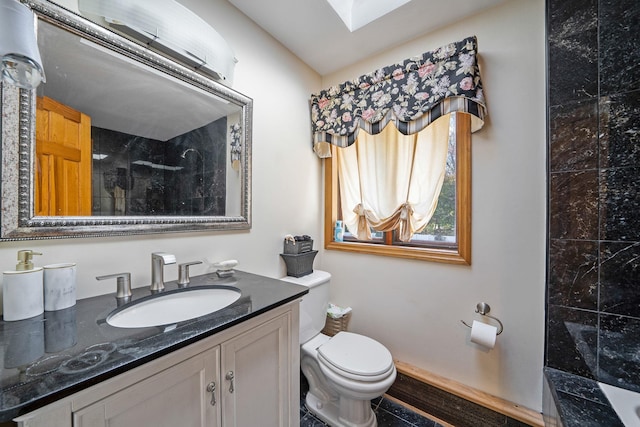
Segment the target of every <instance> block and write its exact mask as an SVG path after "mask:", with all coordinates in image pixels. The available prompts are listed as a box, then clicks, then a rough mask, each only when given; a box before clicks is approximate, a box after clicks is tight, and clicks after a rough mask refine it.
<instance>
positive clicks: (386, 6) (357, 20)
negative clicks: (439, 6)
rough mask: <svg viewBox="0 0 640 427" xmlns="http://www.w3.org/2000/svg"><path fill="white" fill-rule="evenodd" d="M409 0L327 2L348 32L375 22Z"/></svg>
mask: <svg viewBox="0 0 640 427" xmlns="http://www.w3.org/2000/svg"><path fill="white" fill-rule="evenodd" d="M410 1H411V0H327V2H328V3H329V5H330V6H331V7H332V8H333V10H335V11H336V13H337V14H338V16H340V19H342V22H344V25H346V26H347V28H348V29H349V31H351V32H354V31H356V30H357V29H359V28H362V27H364V26H365V25H367V24H370V23H371V22H373V21H375V20H376V19H378V18H380V17H382V16H384V15H386V14H387V13H389V12H392V11H394V10H396V9H397V8H399V7H400V6H402V5H404V4H406V3H409V2H410Z"/></svg>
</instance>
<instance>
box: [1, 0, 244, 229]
mask: <svg viewBox="0 0 640 427" xmlns="http://www.w3.org/2000/svg"><path fill="white" fill-rule="evenodd" d="M22 1H23V3H25V4H27V5H28V6H29V7H31V8H32V10H33V11H34V12H35V14H36V17H37V19H36V21H39V20H42V21H45V22H48V23H50V24H53V25H55V26H57V27H60V28H62V29H64V30H66V31H68V32H71V33H73V34H76V35H78V36H81V37H82V38H83V39H86V40H88V41H90V42H92V43H95V44H98V45H100V46H102V47H103V48H106V49H108V50H111V51H114V52H117V53H118V54H121V55H125V56H126V57H128V58H129V59H131V60H133V61H135V62H136V63H139V64H143V65H144V66H146V67H150V68H151V70H152V72H153V73H155V74H158V72H159V73H161V74H164V75H167V76H170V77H169V78H173V79H179V80H180V81H181V82H183V83H185V84H186V85H190V86H193V87H194V88H196V89H197V90H199V91H204V92H208V93H210V94H212V95H213V97H216V98H222V99H223V100H225V101H226V102H229V103H233V104H235V105H238V106H239V107H240V111H241V113H240V125H241V127H242V129H241V131H242V133H241V147H242V151H241V153H240V164H241V166H240V170H239V172H238V173H239V181H240V188H241V194H240V195H239V204H240V207H239V211H240V213H239V215H238V216H174V215H170V216H149V215H146V216H64V217H62V216H60V217H56V216H35V214H34V212H35V206H34V181H35V179H34V173H35V167H36V166H35V165H36V162H35V109H36V108H35V104H36V91H35V90H34V91H28V90H23V89H17V88H16V87H13V86H10V85H8V84H2V83H0V99H1V106H0V111H1V113H2V115H1V118H2V120H1V121H0V133H1V136H2V150H1V155H2V157H1V159H2V183H1V188H0V190H1V194H2V212H1V219H0V240H30V239H51V238H63V237H90V236H94V237H95V236H113V235H127V234H146V233H164V232H188V231H207V230H241V229H249V228H251V140H252V113H253V101H252V100H251V98H248V97H246V96H244V95H242V94H240V93H238V92H236V91H235V90H233V89H230V88H228V87H226V86H224V85H222V84H220V83H218V82H216V81H215V80H213V79H210V78H208V77H207V76H204V75H202V74H199V73H196V72H194V71H191V70H190V69H189V68H187V67H185V66H183V65H181V64H179V63H178V62H175V61H173V60H171V59H168V58H166V57H164V56H161V55H159V54H156V53H154V52H152V51H150V50H149V49H147V48H145V47H142V46H140V45H138V44H136V43H134V42H132V41H129V40H127V39H125V38H123V37H121V36H119V35H117V34H115V33H113V32H111V31H108V30H107V29H105V28H103V27H101V26H99V25H96V24H94V23H92V22H91V21H88V20H86V19H84V18H82V17H80V16H79V15H77V14H75V13H73V12H70V11H68V10H66V9H64V8H61V7H58V6H56V5H54V4H52V3H49V2H45V1H40V0H22ZM36 25H37V22H36ZM45 73H46V69H45ZM183 158H184V153H183ZM203 162H204V160H203ZM203 179H204V176H203Z"/></svg>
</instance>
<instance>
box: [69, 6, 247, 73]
mask: <svg viewBox="0 0 640 427" xmlns="http://www.w3.org/2000/svg"><path fill="white" fill-rule="evenodd" d="M78 7H79V9H80V11H81V12H82V13H88V14H92V15H97V16H100V17H102V18H104V20H105V21H106V22H107V23H109V25H111V26H112V27H113V28H115V29H117V30H119V31H121V32H123V33H125V34H128V35H129V36H131V37H134V38H135V39H137V40H139V41H141V42H143V43H145V44H146V45H148V46H149V47H151V48H154V49H156V50H158V51H161V52H164V53H167V54H169V55H171V56H173V57H175V58H177V59H179V60H181V61H182V62H184V63H186V64H187V65H189V66H191V67H194V68H195V69H198V70H202V71H204V72H208V73H209V74H211V75H213V76H214V77H216V78H218V79H220V80H226V81H227V83H228V84H230V83H231V81H232V80H233V71H234V67H235V63H236V59H235V57H234V54H233V51H232V50H231V48H230V47H229V45H228V44H227V42H226V41H225V40H224V39H223V38H222V36H220V34H218V33H217V32H216V31H215V30H214V29H213V28H211V26H210V25H209V24H207V23H206V22H205V21H204V20H203V19H202V18H200V17H199V16H198V15H196V14H195V13H193V12H192V11H190V10H189V9H187V8H186V7H184V6H183V5H181V4H179V3H178V2H176V1H175V0H136V1H131V0H79V2H78Z"/></svg>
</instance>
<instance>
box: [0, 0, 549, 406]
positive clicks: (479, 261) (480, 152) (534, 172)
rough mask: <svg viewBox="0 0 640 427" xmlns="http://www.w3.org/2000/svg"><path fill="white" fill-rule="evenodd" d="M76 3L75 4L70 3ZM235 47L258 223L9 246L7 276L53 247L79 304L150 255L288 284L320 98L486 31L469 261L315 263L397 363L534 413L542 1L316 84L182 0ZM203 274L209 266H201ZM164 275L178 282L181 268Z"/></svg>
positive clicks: (146, 267) (223, 6)
mask: <svg viewBox="0 0 640 427" xmlns="http://www.w3.org/2000/svg"><path fill="white" fill-rule="evenodd" d="M65 1H66V2H67V3H69V2H70V1H72V0H65ZM181 3H183V4H184V5H185V6H187V7H189V8H190V9H191V10H193V11H194V12H196V13H198V14H199V15H200V16H202V17H203V18H204V19H205V20H206V21H208V22H209V23H210V24H211V25H212V26H213V27H214V28H216V30H217V31H218V32H219V33H220V34H221V35H223V37H224V38H225V39H226V40H227V41H228V42H229V44H230V45H231V46H232V47H233V49H234V50H235V53H236V56H237V58H238V59H239V63H238V64H237V67H236V73H235V79H234V88H235V89H237V90H239V91H240V92H242V93H244V94H246V95H248V96H250V97H251V98H253V100H254V129H253V220H254V222H253V228H252V230H251V231H246V232H211V233H189V234H163V235H147V236H131V237H118V238H100V239H62V240H50V241H29V242H3V243H0V268H2V269H4V270H8V269H13V267H14V264H15V252H16V251H17V250H18V249H27V248H31V249H34V250H39V251H42V252H44V254H45V255H44V256H42V257H40V258H37V259H36V261H37V264H38V265H43V264H47V263H53V262H61V261H76V262H78V277H79V290H78V295H79V297H81V298H82V297H88V296H92V295H96V294H100V293H106V292H113V291H114V290H115V283H111V284H105V283H104V282H97V281H96V280H95V279H94V277H95V276H96V275H100V274H106V273H115V272H120V271H130V272H131V273H132V275H133V283H134V286H145V285H147V284H148V283H149V280H150V253H151V252H153V251H158V250H163V251H169V252H173V253H175V254H176V256H177V257H178V262H184V261H189V260H194V259H199V258H202V257H207V258H209V259H211V260H222V259H229V258H236V259H238V260H239V261H240V265H239V268H241V269H243V270H246V271H250V272H254V273H259V274H264V275H267V276H271V277H280V276H282V275H283V274H284V272H285V269H284V264H283V262H282V261H281V259H280V257H279V256H278V254H279V253H280V252H282V237H283V236H284V235H285V234H287V233H293V234H302V233H305V234H309V235H312V236H314V237H315V238H316V241H317V246H318V247H321V245H322V241H321V238H322V236H321V230H322V218H323V216H322V191H321V186H322V184H321V182H322V181H321V168H320V165H321V163H320V161H319V160H318V159H317V158H316V157H315V154H313V153H312V151H311V148H310V131H309V127H310V126H309V115H308V98H309V94H310V93H311V92H315V91H317V90H319V89H321V88H322V87H327V86H329V85H331V84H334V83H339V82H342V81H344V80H347V79H350V78H352V77H355V76H357V75H360V74H363V73H366V72H369V71H372V70H373V69H375V68H376V67H379V66H383V65H388V64H391V63H393V62H396V61H400V60H403V59H405V58H407V57H410V56H412V55H415V54H419V53H422V52H424V51H427V50H431V49H434V48H436V47H439V46H441V45H443V44H446V43H449V42H451V41H455V40H459V39H462V38H464V37H466V36H469V35H472V34H475V35H477V36H478V42H479V49H480V54H481V66H482V73H483V81H484V86H485V93H486V97H487V101H488V104H489V118H488V120H487V123H486V124H485V127H484V129H483V130H482V131H480V132H478V133H476V134H474V135H473V264H472V266H471V267H460V266H451V265H446V264H438V263H430V262H420V261H409V260H402V259H392V258H382V257H376V256H372V255H358V254H348V253H345V252H337V251H336V252H333V251H321V252H320V253H319V255H318V257H317V258H316V263H315V267H316V268H324V269H326V270H328V271H330V272H331V273H332V274H333V288H332V298H333V301H334V302H335V303H337V304H341V305H350V306H352V307H353V308H354V315H353V319H352V323H351V329H353V330H354V331H359V332H363V333H366V334H368V335H370V336H372V337H375V338H376V339H379V340H380V341H381V342H382V343H384V344H385V345H386V346H388V348H389V349H390V350H391V352H392V353H393V355H394V357H395V358H396V359H399V360H402V361H405V362H408V363H411V364H413V365H415V366H418V367H421V368H424V369H427V370H430V371H432V372H435V373H437V374H440V375H443V376H445V377H448V378H451V379H454V380H457V381H460V382H462V383H464V384H467V385H469V386H472V387H476V388H478V389H481V390H484V391H486V392H489V393H492V394H494V395H497V396H501V397H503V398H506V399H509V400H511V401H514V402H517V403H519V404H520V405H524V406H527V407H530V408H533V409H536V410H539V409H540V407H541V403H540V402H541V381H542V380H541V378H542V376H541V375H542V374H541V369H542V357H543V356H542V355H543V326H544V317H543V313H544V305H543V295H544V271H545V264H544V240H545V239H544V236H545V220H544V217H545V132H544V129H545V115H544V93H545V88H544V69H545V68H544V13H543V12H544V11H543V9H544V1H543V0H512V1H510V2H507V3H506V4H505V5H503V6H500V7H497V8H495V9H492V10H490V11H488V12H486V13H483V14H481V15H478V16H475V17H473V18H471V19H467V20H465V21H464V22H461V23H459V24H457V25H453V26H449V27H447V28H444V29H442V30H440V31H437V32H435V33H433V34H430V35H428V36H425V37H422V38H419V39H417V40H414V41H412V42H410V43H407V44H405V45H403V46H401V47H399V48H397V49H394V50H392V51H390V52H385V53H383V54H381V55H379V56H376V57H374V58H371V59H370V60H368V61H366V62H362V63H359V64H356V65H355V66H353V67H350V68H348V69H346V70H342V71H341V72H339V73H335V74H333V75H330V76H326V77H325V78H324V79H323V80H322V81H321V79H320V77H319V76H318V75H317V74H315V73H314V72H313V71H311V70H310V69H309V68H308V67H306V66H305V65H304V64H302V63H301V62H300V61H299V60H297V59H296V58H295V57H294V56H293V55H292V54H291V53H290V52H289V51H288V50H286V49H285V48H283V47H282V46H280V45H279V44H278V43H277V42H276V41H275V40H273V39H272V38H271V37H270V36H268V35H267V34H266V33H264V32H263V31H262V30H260V29H259V28H258V27H257V26H255V24H253V22H252V21H250V20H249V19H248V18H246V17H245V16H244V15H242V14H241V13H240V12H239V11H238V10H236V9H235V8H234V7H232V6H231V5H229V3H227V2H226V1H224V0H181ZM192 271H193V274H198V273H200V272H201V271H203V267H199V268H198V266H194V268H193V269H192ZM166 277H167V279H169V280H172V279H176V278H177V273H176V268H175V266H172V267H169V268H167V272H166ZM479 301H485V302H487V303H489V304H490V305H491V307H492V314H495V315H496V316H498V317H500V319H501V320H502V321H503V322H504V324H505V332H504V333H503V334H502V335H501V336H500V337H499V338H498V344H497V347H496V348H495V349H494V350H493V351H491V352H489V353H484V352H482V351H480V350H478V349H477V348H476V347H474V346H473V345H471V344H470V343H469V342H468V334H469V331H468V330H467V328H465V327H464V326H463V325H461V324H460V319H465V320H466V321H467V322H470V321H471V320H473V319H474V314H473V310H474V308H475V305H476V303H477V302H479Z"/></svg>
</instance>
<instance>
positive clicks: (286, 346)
mask: <svg viewBox="0 0 640 427" xmlns="http://www.w3.org/2000/svg"><path fill="white" fill-rule="evenodd" d="M298 315H299V314H298V302H297V301H295V302H293V303H289V304H286V305H284V306H281V307H278V308H276V309H273V310H271V311H269V312H266V313H263V314H261V315H259V316H257V317H255V318H253V319H250V320H247V321H245V322H243V323H240V324H239V325H236V326H233V327H231V328H229V329H226V330H224V331H222V332H219V333H218V334H215V335H213V336H211V337H208V338H205V339H203V340H201V341H198V342H196V343H194V344H191V345H189V346H187V347H184V348H182V349H179V350H176V351H175V352H173V353H170V354H168V355H166V356H163V357H161V358H159V359H156V360H154V361H151V362H149V363H146V364H144V365H142V366H139V367H137V368H134V369H132V370H131V371H128V372H125V373H123V374H121V375H118V376H116V377H114V378H111V379H108V380H106V381H104V382H102V383H99V384H97V385H95V386H92V387H90V388H88V389H86V390H83V391H81V392H79V393H76V394H75V395H72V396H69V397H66V398H64V399H61V400H60V401H58V402H56V403H53V404H51V405H48V406H45V407H43V408H40V409H38V410H36V411H34V412H32V413H29V414H27V415H25V416H22V417H19V418H17V419H16V420H15V421H16V422H17V423H18V426H24V427H39V426H45V425H46V426H53V425H55V426H56V427H102V426H105V427H106V426H109V427H130V426H145V425H149V426H160V427H164V426H166V427H174V426H181V427H190V426H193V427H199V426H202V427H205V426H206V427H218V426H222V427H230V426H235V427H243V426H246V427H250V426H251V427H252V426H261V427H270V426H273V427H281V426H298V425H299V424H300V415H299V408H298V405H297V402H298V401H299V369H300V368H299V366H300V359H299V346H298ZM54 420H55V421H54Z"/></svg>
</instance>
